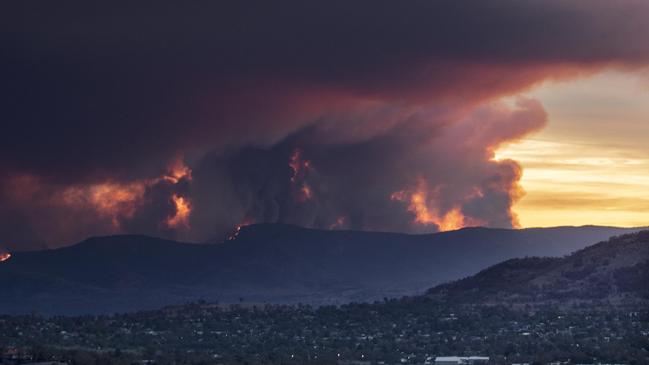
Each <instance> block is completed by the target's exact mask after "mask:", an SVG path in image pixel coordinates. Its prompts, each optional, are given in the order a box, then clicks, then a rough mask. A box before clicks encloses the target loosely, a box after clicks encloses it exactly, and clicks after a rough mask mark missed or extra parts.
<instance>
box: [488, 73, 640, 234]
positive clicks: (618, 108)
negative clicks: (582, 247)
mask: <svg viewBox="0 0 649 365" xmlns="http://www.w3.org/2000/svg"><path fill="white" fill-rule="evenodd" d="M638 80H639V78H638V77H637V75H636V76H634V75H629V74H621V73H605V74H600V75H597V76H595V77H592V78H589V79H584V80H577V81H572V82H566V83H556V84H546V85H544V86H542V87H541V88H539V89H537V90H535V91H534V92H533V93H532V94H531V95H529V96H532V97H535V98H537V99H539V100H541V102H542V103H543V105H544V107H545V108H546V110H547V111H548V113H549V118H550V120H549V125H548V127H547V128H546V129H545V130H543V131H541V132H540V133H538V134H536V135H533V136H530V137H529V138H526V139H524V140H522V141H520V142H518V143H514V144H510V145H506V146H503V147H501V148H500V149H499V150H498V151H497V152H496V156H495V159H496V160H500V159H513V160H515V161H518V162H519V163H520V164H521V165H522V166H523V177H522V180H521V185H522V186H523V188H524V189H525V191H526V192H527V194H526V195H525V196H524V197H523V198H522V199H521V200H520V201H519V202H518V203H517V204H515V206H514V211H515V212H516V213H517V214H518V217H519V220H520V223H521V225H522V226H523V227H544V226H557V225H585V224H597V225H611V226H624V227H635V226H647V225H649V89H647V88H646V86H644V87H643V86H642V85H641V84H640V83H639V82H638Z"/></svg>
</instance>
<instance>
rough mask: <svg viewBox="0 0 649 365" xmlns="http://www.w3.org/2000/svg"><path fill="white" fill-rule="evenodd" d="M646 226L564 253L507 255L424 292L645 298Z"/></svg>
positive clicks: (498, 298)
mask: <svg viewBox="0 0 649 365" xmlns="http://www.w3.org/2000/svg"><path fill="white" fill-rule="evenodd" d="M647 282H649V231H642V232H639V233H635V234H628V235H623V236H619V237H613V238H611V239H610V240H608V241H606V242H600V243H598V244H595V245H593V246H589V247H587V248H584V249H582V250H580V251H578V252H575V253H574V254H572V255H570V256H567V257H563V258H538V257H532V258H522V259H512V260H508V261H505V262H503V263H500V264H498V265H495V266H492V267H490V268H488V269H486V270H483V271H481V272H480V273H478V274H476V275H474V276H471V277H468V278H465V279H462V280H458V281H455V282H452V283H448V284H443V285H440V286H437V287H435V288H433V289H431V290H429V291H428V295H429V296H430V297H434V298H438V299H443V300H447V301H451V302H456V303H487V304H489V303H492V304H513V305H519V304H534V305H547V304H555V305H562V306H573V305H580V304H589V305H590V306H592V305H593V304H606V305H610V304H612V305H634V306H637V304H638V303H649V285H647Z"/></svg>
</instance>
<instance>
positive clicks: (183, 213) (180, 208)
mask: <svg viewBox="0 0 649 365" xmlns="http://www.w3.org/2000/svg"><path fill="white" fill-rule="evenodd" d="M171 200H172V201H173V203H174V206H175V207H176V213H175V214H174V215H173V216H171V217H169V218H168V219H167V221H166V224H167V227H169V228H180V227H184V228H189V215H190V213H191V211H192V209H191V205H190V204H189V201H188V200H187V199H186V198H184V197H182V196H180V195H177V194H174V195H173V196H172V197H171Z"/></svg>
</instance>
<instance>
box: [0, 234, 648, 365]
mask: <svg viewBox="0 0 649 365" xmlns="http://www.w3.org/2000/svg"><path fill="white" fill-rule="evenodd" d="M523 260H524V261H520V260H510V261H506V262H503V263H502V264H499V265H495V266H493V267H491V268H489V269H486V270H484V271H482V272H481V273H479V274H477V275H475V276H473V277H469V278H466V279H463V280H459V281H456V282H453V283H449V284H445V285H441V286H438V287H436V288H433V289H431V290H430V291H429V292H428V293H427V294H426V295H422V296H415V297H405V298H402V299H398V300H397V299H385V300H383V301H379V302H376V303H373V304H346V305H342V306H320V307H311V306H306V305H298V306H287V305H252V304H246V303H241V304H238V305H227V306H225V305H218V304H209V303H202V302H201V303H194V304H188V305H183V306H174V307H167V308H164V309H161V310H155V311H143V312H138V313H131V314H120V315H110V316H82V317H49V318H45V317H40V316H35V315H33V316H4V317H0V346H2V347H3V353H4V358H5V360H4V362H5V363H19V362H20V361H43V360H57V361H58V360H60V361H64V362H67V363H72V364H108V363H110V364H122V363H123V364H130V363H133V362H136V361H140V362H141V361H149V360H150V361H152V362H155V363H160V364H173V363H204V364H215V363H222V364H335V363H337V362H338V361H339V360H342V361H345V360H363V361H369V362H370V363H384V364H427V363H428V364H429V363H432V362H433V360H434V357H435V356H444V355H465V356H470V355H484V356H490V358H491V362H492V363H494V364H512V363H525V362H527V363H535V364H546V363H550V362H554V363H556V362H559V363H564V364H585V363H591V364H595V363H616V364H638V365H639V364H648V363H649V305H648V303H649V293H648V292H647V286H646V285H644V284H646V283H647V282H649V275H648V271H647V264H649V232H641V233H638V234H632V235H625V236H621V237H617V238H613V239H611V240H610V241H607V242H602V243H599V244H596V245H593V246H591V247H588V248H586V249H583V250H580V251H578V252H576V253H574V254H573V255H570V256H567V257H563V258H556V259H533V258H527V259H523ZM521 263H526V264H525V265H522V264H521Z"/></svg>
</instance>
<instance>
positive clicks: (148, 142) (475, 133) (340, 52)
mask: <svg viewBox="0 0 649 365" xmlns="http://www.w3.org/2000/svg"><path fill="white" fill-rule="evenodd" d="M2 7H3V9H2V11H1V12H0V13H1V14H2V15H0V18H1V19H0V20H1V21H0V42H1V43H2V45H3V47H2V50H1V51H0V52H1V53H2V54H1V58H0V70H1V71H0V73H1V76H2V80H3V82H2V86H0V90H1V91H0V92H1V93H2V94H1V99H0V120H2V125H3V132H2V133H1V134H0V177H1V178H2V181H3V182H2V184H0V185H1V186H0V189H1V190H0V196H1V197H2V198H3V205H2V206H1V207H0V219H2V220H3V222H4V223H3V224H2V225H0V241H4V242H7V243H6V245H9V246H11V247H10V248H16V247H35V246H36V245H43V244H48V245H56V244H63V243H70V242H72V241H73V240H76V239H80V238H82V237H84V236H86V235H91V234H105V233H112V232H138V233H148V234H157V235H165V236H170V237H178V238H185V239H192V240H199V241H202V240H215V239H219V238H220V237H222V236H223V235H224V233H225V232H227V231H228V230H230V229H231V228H232V227H233V226H235V225H237V224H239V223H241V222H242V221H243V220H250V221H283V222H291V223H298V224H303V225H307V226H316V227H323V228H328V227H336V228H358V229H383V230H401V231H411V232H414V231H433V230H436V229H438V228H440V227H441V226H440V224H442V223H444V222H441V221H445V220H449V221H450V220H455V221H457V220H458V219H459V218H458V216H461V217H463V219H460V220H461V222H460V223H463V224H484V225H490V226H511V225H515V224H516V219H515V216H514V215H513V213H512V212H511V203H512V202H513V201H514V200H515V199H517V197H518V196H519V194H520V189H519V187H518V185H517V181H518V178H519V176H520V167H519V166H518V165H517V164H516V163H514V162H512V161H500V162H496V161H493V160H492V157H493V156H492V152H493V149H494V148H495V147H497V146H498V145H499V144H501V143H504V142H506V141H509V140H512V139H516V138H520V137H521V136H523V135H525V134H526V133H529V132H530V131H533V130H537V129H538V128H540V127H542V126H543V123H544V122H545V119H546V117H545V113H544V111H543V109H542V106H540V105H538V104H537V103H535V102H534V101H529V100H522V101H520V102H519V105H518V106H513V107H512V106H506V105H505V104H494V101H495V100H497V99H498V98H500V97H502V96H507V95H513V94H515V93H517V92H520V91H522V90H525V89H527V88H529V87H531V86H533V85H535V84H537V83H538V82H541V81H543V80H546V79H551V78H564V77H574V76H577V75H580V74H584V73H590V72H595V71H597V70H599V69H601V68H604V67H617V68H626V69H634V68H638V67H643V66H645V65H646V64H647V62H648V60H649V43H647V42H646V36H645V35H646V34H649V33H648V32H649V23H648V22H646V18H647V16H648V15H649V3H647V2H646V1H643V0H637V1H625V2H610V1H597V0H596V1H572V2H563V1H489V2H465V1H448V2H445V1H408V2H392V1H371V2H369V1H367V2H366V1H361V2H348V1H344V2H343V1H340V2H338V1H328V2H321V3H314V2H303V1H289V2H232V3H223V2H218V3H214V2H192V3H191V4H183V5H179V4H171V3H164V2H151V3H148V4H147V3H134V4H120V5H117V4H114V3H111V4H110V5H108V4H105V5H97V4H91V3H79V4H72V3H64V4H62V3H54V2H29V3H25V2H23V3H19V4H12V5H7V4H5V5H3V6H2ZM296 149H297V150H299V151H301V154H302V158H303V159H304V160H308V161H310V164H311V165H310V167H309V168H307V169H306V170H307V171H306V172H302V173H301V175H300V176H298V177H294V176H293V173H294V171H293V170H292V169H291V167H290V166H289V160H290V158H291V156H292V154H293V153H294V152H295V151H296ZM179 156H182V157H183V158H184V160H185V162H186V163H187V164H188V165H189V167H191V169H192V170H193V171H192V175H191V179H190V177H189V176H184V177H182V179H181V180H182V181H181V182H179V181H176V180H174V179H164V178H161V176H165V174H167V175H168V174H169V173H170V171H169V169H170V168H169V164H170V163H171V162H172V161H174V160H175V159H177V158H178V157H179ZM305 185H306V186H308V188H309V189H310V194H311V195H310V196H309V197H308V198H307V197H305V196H304V195H305V194H307V193H305V192H304V191H302V190H301V189H303V188H304V186H305ZM394 193H399V194H397V195H394ZM174 195H175V196H176V197H178V196H181V197H184V198H185V199H187V200H188V201H189V202H190V204H191V208H192V212H191V216H190V218H189V227H187V226H183V227H170V226H169V225H168V224H165V223H164V222H165V220H168V218H169V217H171V216H173V215H174V214H175V213H176V210H177V206H176V205H175V203H174V201H173V200H172V198H171V197H173V196H174ZM420 200H423V204H418V203H417V202H418V201H420ZM417 207H419V208H417ZM422 209H423V210H422ZM417 217H419V221H417ZM422 217H423V218H422ZM426 217H427V218H426ZM445 217H446V218H448V219H445ZM446 223H448V222H446ZM446 223H444V224H446ZM449 224H450V223H449ZM442 228H443V227H442Z"/></svg>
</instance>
